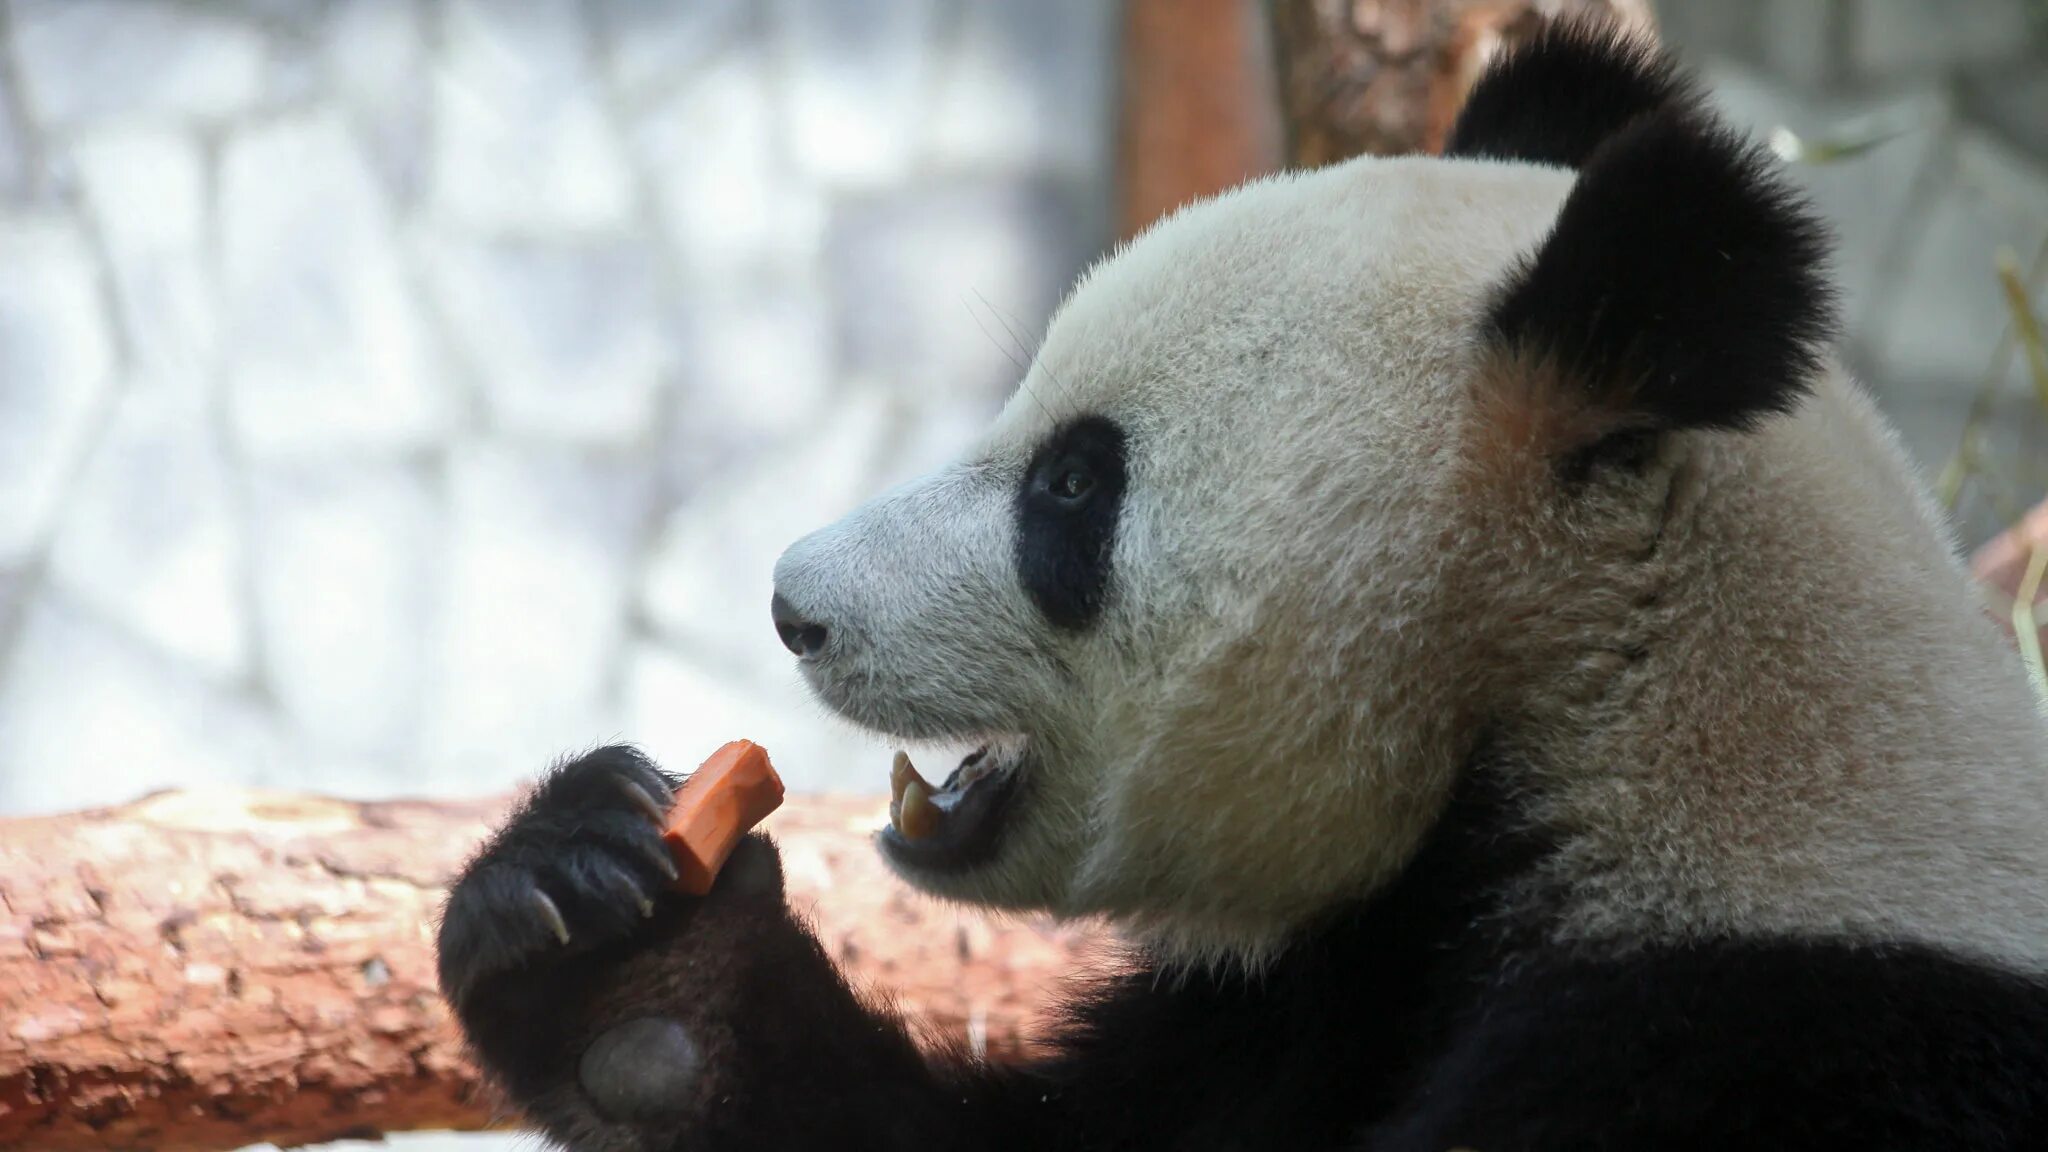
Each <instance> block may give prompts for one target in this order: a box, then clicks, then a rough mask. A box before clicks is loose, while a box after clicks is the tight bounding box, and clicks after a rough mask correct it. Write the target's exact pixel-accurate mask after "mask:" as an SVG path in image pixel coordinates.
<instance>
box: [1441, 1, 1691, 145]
mask: <svg viewBox="0 0 2048 1152" xmlns="http://www.w3.org/2000/svg"><path fill="white" fill-rule="evenodd" d="M1700 101H1701V95H1700V92H1699V89H1698V87H1697V85H1695V84H1694V83H1693V81H1692V80H1691V79H1690V78H1689V77H1688V76H1686V74H1685V73H1683V72H1681V71H1679V70H1678V68H1676V67H1675V66H1674V65H1673V64H1672V62H1671V60H1670V58H1669V57H1667V56H1665V55H1664V54H1663V53H1662V52H1659V51H1658V50H1657V49H1656V47H1655V46H1654V45H1652V44H1650V43H1649V42H1647V41H1645V40H1641V39H1638V38H1634V37H1631V36H1629V35H1628V34H1627V33H1625V32H1623V31H1622V30H1621V29H1619V28H1617V27H1615V26H1613V25H1611V24H1605V23H1600V22H1594V21H1570V20H1565V21H1556V22H1552V23H1549V24H1545V25H1544V26H1543V27H1542V28H1541V29H1539V30H1538V31H1537V32H1536V34H1535V35H1534V36H1532V37H1531V38H1530V39H1529V41H1528V42H1527V43H1526V44H1523V45H1522V46H1520V47H1518V48H1516V49H1514V50H1513V51H1512V52H1509V53H1508V54H1507V55H1506V56H1504V57H1503V58H1502V59H1500V60H1498V61H1496V62H1495V63H1494V64H1493V65H1492V66H1491V67H1489V68H1488V69H1487V71H1486V73H1485V74H1484V75H1483V76H1481V77H1480V78H1479V82H1478V83H1477V84H1475V85H1473V87H1472V92H1471V94H1470V95H1468V96H1467V97H1466V98H1465V106H1464V107H1463V108H1462V109H1460V110H1459V112H1458V118H1457V121H1456V122H1455V123H1454V124H1452V126H1451V131H1450V134H1449V135H1448V136H1447V137H1446V138H1445V142H1444V155H1446V156H1469V157H1472V158H1475V159H1485V160H1514V161H1521V162H1523V163H1528V164H1550V165H1555V166H1557V167H1560V168H1577V167H1579V166H1580V165H1582V164H1584V163H1585V162H1586V160H1587V159H1588V158H1589V157H1591V156H1592V154H1593V150H1594V149H1596V148H1598V147H1599V146H1600V145H1601V144H1603V143H1605V142H1606V140H1607V138H1608V137H1610V136H1612V135H1614V134H1615V132H1617V131H1619V130H1620V129H1621V127H1622V125H1624V124H1627V123H1628V122H1629V121H1631V120H1634V119H1635V118H1636V117H1638V116H1642V115H1644V114H1646V113H1649V112H1654V111H1656V110H1657V109H1659V108H1663V107H1666V106H1669V105H1680V106H1696V105H1698V104H1699V103H1700Z"/></svg>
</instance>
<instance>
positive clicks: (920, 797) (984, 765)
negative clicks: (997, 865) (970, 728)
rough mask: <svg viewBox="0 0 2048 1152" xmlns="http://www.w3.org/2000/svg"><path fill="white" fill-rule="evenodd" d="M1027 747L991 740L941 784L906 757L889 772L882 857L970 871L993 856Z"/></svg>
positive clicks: (916, 865) (1016, 739)
mask: <svg viewBox="0 0 2048 1152" xmlns="http://www.w3.org/2000/svg"><path fill="white" fill-rule="evenodd" d="M1028 750H1029V742H1028V741H1027V740H1025V739H1024V738H1022V737H1011V738H1005V739H1001V740H993V741H990V742H989V743H986V744H983V745H981V746H980V747H978V748H976V749H975V750H974V751H972V752H969V753H968V754H967V755H965V756H963V757H961V759H960V763H959V765H958V766H957V767H955V768H954V769H953V771H952V773H951V774H950V775H948V776H947V777H946V780H945V782H944V783H943V784H933V783H932V782H930V781H929V780H926V779H925V778H924V776H923V774H922V773H920V772H919V771H918V770H917V766H916V765H914V764H912V763H911V761H910V756H909V754H908V753H905V752H898V753H896V759H895V762H894V763H893V764H892V765H891V766H890V769H889V826H888V827H887V828H884V829H883V830H882V832H881V836H880V841H881V846H882V851H883V852H885V853H887V854H888V856H889V857H890V858H891V859H892V860H894V861H896V862H897V863H899V864H902V865H905V866H907V867H911V868H917V869H921V870H930V871H948V870H956V869H961V868H968V867H972V866H973V865H976V864H979V863H982V862H984V861H986V860H988V859H989V858H990V857H992V856H994V855H995V853H996V848H997V847H998V846H999V844H1000V842H1001V839H1002V833H1003V827H1004V825H1005V824H1006V823H1007V818H1008V816H1009V810H1010V806H1011V799H1012V798H1013V797H1014V795H1015V794H1016V791H1017V785H1018V780H1019V777H1020V776H1021V775H1022V774H1021V773H1020V772H1019V771H1018V766H1019V765H1021V764H1022V763H1023V761H1024V758H1025V754H1026V752H1027V751H1028Z"/></svg>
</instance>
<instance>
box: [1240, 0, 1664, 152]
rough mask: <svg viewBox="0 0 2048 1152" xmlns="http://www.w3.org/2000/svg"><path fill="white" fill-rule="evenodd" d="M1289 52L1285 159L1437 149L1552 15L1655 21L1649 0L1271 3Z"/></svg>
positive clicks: (1634, 23) (1282, 62) (1285, 58)
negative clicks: (1490, 70)
mask: <svg viewBox="0 0 2048 1152" xmlns="http://www.w3.org/2000/svg"><path fill="white" fill-rule="evenodd" d="M1266 3H1267V6H1268V9H1269V11H1270V13H1271V16H1272V22H1273V39H1274V45H1275V49H1276V52H1277V56H1278V60H1279V74H1280V92H1281V103H1282V107H1283V110H1284V113H1285V116H1284V119H1285V122H1286V125H1287V141H1286V156H1287V163H1288V164H1289V165H1290V166H1293V167H1297V168H1312V167H1316V166H1318V165H1322V164H1333V163H1336V162H1337V161H1340V160H1348V159H1350V158H1351V157H1353V156H1359V155H1363V154H1366V153H1372V154H1374V155H1380V156H1391V155H1400V154H1403V153H1409V152H1435V151H1438V150H1439V149H1441V148H1442V147H1443V142H1444V137H1445V135H1446V134H1448V132H1449V131H1450V127H1451V121H1452V119H1453V118H1454V117H1455V116H1456V115H1457V112H1458V107H1459V105H1460V104H1462V103H1463V102H1464V99H1465V93H1466V91H1467V90H1468V89H1470V87H1471V86H1472V82H1473V81H1474V80H1476V79H1478V78H1479V73H1480V72H1481V71H1482V70H1483V69H1484V68H1485V66H1486V63H1487V61H1489V60H1491V59H1492V58H1493V55H1494V53H1495V52H1496V51H1498V50H1499V49H1500V48H1501V47H1502V46H1503V45H1508V44H1513V43H1516V42H1517V41H1519V40H1521V39H1523V38H1525V37H1527V36H1528V35H1529V34H1530V33H1531V32H1532V31H1534V30H1535V29H1536V27H1537V26H1538V24H1539V23H1540V22H1541V21H1542V20H1543V19H1545V18H1550V17H1567V18H1569V17H1573V16H1584V15H1597V16H1604V17H1607V18H1610V19H1614V20H1617V21H1619V22H1621V23H1624V24H1626V25H1628V26H1630V27H1636V28H1642V29H1648V28H1649V27H1650V9H1649V3H1648V0H1266Z"/></svg>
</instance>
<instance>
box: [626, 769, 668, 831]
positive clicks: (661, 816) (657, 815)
mask: <svg viewBox="0 0 2048 1152" xmlns="http://www.w3.org/2000/svg"><path fill="white" fill-rule="evenodd" d="M615 779H617V781H618V784H619V791H620V792H623V793H625V795H626V799H627V800H629V801H631V802H632V805H633V807H635V808H638V809H639V810H640V811H641V812H643V813H645V814H646V816H647V818H648V819H649V820H652V821H654V825H655V827H657V828H659V827H660V826H662V825H663V824H666V823H668V807H667V805H664V804H662V803H661V802H660V801H658V800H656V799H655V798H654V797H653V796H652V795H651V794H649V793H648V791H647V789H645V788H643V787H641V786H640V785H639V784H638V783H637V782H635V781H633V780H629V779H627V778H626V777H624V776H619V777H616V778H615Z"/></svg>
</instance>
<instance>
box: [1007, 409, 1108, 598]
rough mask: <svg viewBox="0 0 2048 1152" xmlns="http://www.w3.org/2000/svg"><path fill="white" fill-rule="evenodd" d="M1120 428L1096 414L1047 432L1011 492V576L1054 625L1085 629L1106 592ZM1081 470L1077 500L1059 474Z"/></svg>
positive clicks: (1066, 474)
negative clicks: (1063, 488)
mask: <svg viewBox="0 0 2048 1152" xmlns="http://www.w3.org/2000/svg"><path fill="white" fill-rule="evenodd" d="M1125 447H1126V445H1125V443H1124V431H1123V429H1122V428H1119V427H1117V425H1116V424H1115V423H1113V422H1112V421H1109V420H1106V419H1103V418H1102V417H1099V416H1090V417H1085V418H1083V419H1080V420H1076V421H1074V422H1073V423H1071V424H1067V425H1065V426H1064V427H1062V428H1060V429H1059V430H1058V431H1057V432H1055V433H1053V435H1052V437H1051V438H1050V439H1048V440H1047V441H1046V442H1045V444H1044V445H1043V446H1041V447H1040V448H1039V449H1038V451H1037V452H1036V453H1035V454H1033V456H1032V458H1031V462H1030V464H1029V465H1028V466H1026V467H1025V469H1024V479H1023V483H1022V484H1021V485H1019V487H1018V490H1017V576H1018V579H1019V580H1020V581H1021V582H1022V583H1023V585H1024V590H1025V591H1026V592H1027V593H1029V594H1030V596H1031V602H1032V603H1034V604H1036V605H1037V606H1038V610H1039V611H1040V612H1043V613H1044V614H1045V618H1046V619H1047V620H1048V621H1051V622H1052V624H1053V625H1055V626H1056V627H1060V628H1065V629H1068V630H1070V631H1073V630H1078V629H1082V628H1086V627H1087V626H1088V625H1089V624H1091V623H1093V622H1094V620H1095V618H1096V617H1097V616H1099V615H1100V614H1101V612H1102V606H1103V603H1104V600H1105V598H1106V597H1107V595H1108V592H1109V580H1110V568H1111V559H1112V553H1113V551H1114V549H1115V545H1116V522H1117V515H1118V513H1119V512H1120V511H1121V508H1122V505H1123V496H1124V483H1125V479H1126V477H1125V469H1126V463H1125ZM1069 476H1082V477H1085V478H1086V480H1087V485H1088V486H1087V489H1086V491H1085V492H1083V493H1082V494H1081V495H1080V496H1079V497H1078V498H1074V497H1071V496H1069V495H1063V494H1062V491H1061V484H1062V479H1063V477H1069Z"/></svg>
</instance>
